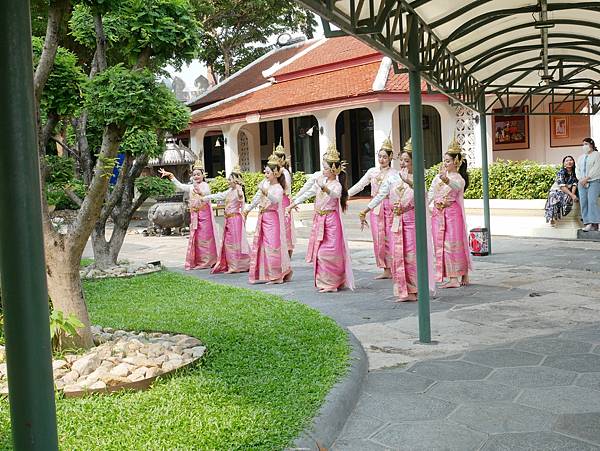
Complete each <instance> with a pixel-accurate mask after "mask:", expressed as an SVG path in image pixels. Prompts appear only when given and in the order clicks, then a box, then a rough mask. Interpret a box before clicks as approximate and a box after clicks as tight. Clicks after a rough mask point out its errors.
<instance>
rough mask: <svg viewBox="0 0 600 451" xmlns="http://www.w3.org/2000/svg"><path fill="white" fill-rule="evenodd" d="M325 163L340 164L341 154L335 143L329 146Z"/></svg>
mask: <svg viewBox="0 0 600 451" xmlns="http://www.w3.org/2000/svg"><path fill="white" fill-rule="evenodd" d="M325 161H327V162H328V163H338V162H339V161H340V153H339V152H338V150H337V149H336V147H335V144H334V143H331V144H329V146H328V147H327V151H326V152H325Z"/></svg>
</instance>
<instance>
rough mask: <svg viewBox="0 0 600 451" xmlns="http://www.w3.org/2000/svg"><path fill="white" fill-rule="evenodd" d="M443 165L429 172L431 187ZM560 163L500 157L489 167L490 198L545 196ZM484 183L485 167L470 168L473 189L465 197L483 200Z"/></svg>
mask: <svg viewBox="0 0 600 451" xmlns="http://www.w3.org/2000/svg"><path fill="white" fill-rule="evenodd" d="M440 164H441V163H439V164H436V165H435V166H432V167H431V168H429V169H428V170H427V171H426V173H425V182H426V184H427V188H429V186H431V182H432V181H433V178H434V177H435V175H436V174H437V173H438V171H439V167H440ZM558 169H559V166H556V165H544V164H540V163H536V162H535V161H529V160H524V161H511V160H497V161H495V162H494V163H493V164H491V165H490V167H489V178H490V186H489V188H490V199H545V198H546V196H547V195H548V191H550V187H551V186H552V184H553V183H554V179H555V178H556V172H557V171H558ZM482 197H483V185H482V174H481V168H472V169H469V189H467V191H466V192H465V199H481V198H482Z"/></svg>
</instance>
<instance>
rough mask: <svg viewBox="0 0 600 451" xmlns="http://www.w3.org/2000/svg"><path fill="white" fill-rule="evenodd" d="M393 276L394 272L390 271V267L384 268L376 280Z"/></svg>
mask: <svg viewBox="0 0 600 451" xmlns="http://www.w3.org/2000/svg"><path fill="white" fill-rule="evenodd" d="M391 278H392V272H391V271H390V269H389V268H385V269H384V270H383V273H382V274H379V275H378V276H375V280H381V279H391Z"/></svg>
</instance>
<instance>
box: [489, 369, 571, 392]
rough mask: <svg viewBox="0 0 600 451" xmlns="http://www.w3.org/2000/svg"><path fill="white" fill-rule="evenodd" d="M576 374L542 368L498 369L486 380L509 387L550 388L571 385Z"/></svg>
mask: <svg viewBox="0 0 600 451" xmlns="http://www.w3.org/2000/svg"><path fill="white" fill-rule="evenodd" d="M576 377H577V373H574V372H572V371H564V370H559V369H556V368H547V367H543V366H522V367H516V368H499V369H497V370H494V372H493V373H492V374H490V376H489V377H488V378H487V379H486V380H488V381H492V382H497V383H498V384H504V385H508V386H511V387H551V386H554V385H571V383H572V382H573V381H574V380H575V378H576Z"/></svg>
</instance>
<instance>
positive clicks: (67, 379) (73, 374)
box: [62, 370, 79, 385]
mask: <svg viewBox="0 0 600 451" xmlns="http://www.w3.org/2000/svg"><path fill="white" fill-rule="evenodd" d="M78 379H79V373H78V372H77V371H75V370H71V371H69V372H68V373H67V374H65V375H64V376H63V378H62V381H63V382H64V383H65V385H70V384H74V383H75V382H77V380H78Z"/></svg>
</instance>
